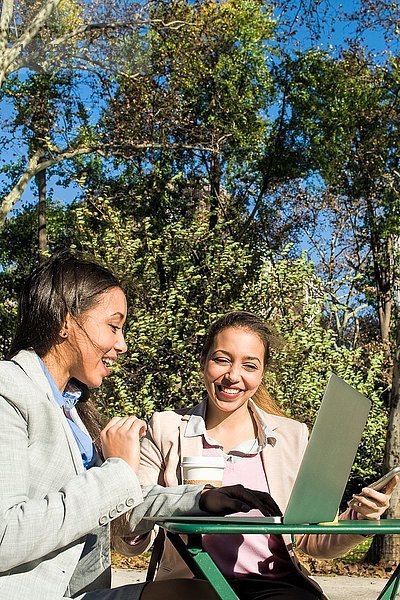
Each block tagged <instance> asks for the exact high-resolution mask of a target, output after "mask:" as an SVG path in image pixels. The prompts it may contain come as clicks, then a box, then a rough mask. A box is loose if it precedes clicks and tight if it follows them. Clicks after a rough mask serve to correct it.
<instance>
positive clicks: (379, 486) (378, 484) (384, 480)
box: [366, 467, 400, 492]
mask: <svg viewBox="0 0 400 600" xmlns="http://www.w3.org/2000/svg"><path fill="white" fill-rule="evenodd" d="M399 473H400V467H394V469H391V470H390V471H389V472H388V473H386V475H384V476H383V477H381V478H380V479H378V480H377V481H374V483H371V484H370V485H368V486H366V487H369V488H371V490H376V491H377V492H379V490H381V489H382V488H384V487H385V485H386V484H387V483H389V481H390V480H391V479H392V478H393V477H394V476H395V475H397V474H399Z"/></svg>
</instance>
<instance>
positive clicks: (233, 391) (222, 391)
mask: <svg viewBox="0 0 400 600" xmlns="http://www.w3.org/2000/svg"><path fill="white" fill-rule="evenodd" d="M216 389H217V394H218V395H219V396H222V397H224V396H225V397H229V398H236V397H237V396H239V394H241V393H242V392H243V390H241V389H240V388H237V387H226V386H224V385H221V384H220V383H219V384H217V385H216Z"/></svg>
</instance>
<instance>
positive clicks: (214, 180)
mask: <svg viewBox="0 0 400 600" xmlns="http://www.w3.org/2000/svg"><path fill="white" fill-rule="evenodd" d="M220 192H221V163H220V157H219V154H217V153H213V155H212V157H211V164H210V196H211V199H210V219H209V229H210V231H212V230H213V229H214V227H215V226H216V224H217V222H218V207H219V197H220Z"/></svg>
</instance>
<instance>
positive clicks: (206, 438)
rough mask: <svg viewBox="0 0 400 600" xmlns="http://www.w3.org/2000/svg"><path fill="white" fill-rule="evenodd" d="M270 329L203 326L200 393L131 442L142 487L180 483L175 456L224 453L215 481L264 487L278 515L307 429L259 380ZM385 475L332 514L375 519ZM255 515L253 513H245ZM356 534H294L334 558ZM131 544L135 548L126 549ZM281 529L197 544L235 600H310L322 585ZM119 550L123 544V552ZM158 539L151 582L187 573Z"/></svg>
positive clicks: (253, 321)
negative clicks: (137, 449)
mask: <svg viewBox="0 0 400 600" xmlns="http://www.w3.org/2000/svg"><path fill="white" fill-rule="evenodd" d="M271 340H272V335H271V332H270V329H269V327H268V325H267V324H266V323H265V322H264V321H263V320H262V319H261V318H260V317H258V316H257V315H255V314H252V313H249V312H246V311H235V312H231V313H228V314H226V315H224V316H222V317H221V318H220V319H218V320H217V321H216V322H215V323H213V324H212V325H211V327H210V329H209V331H208V334H207V336H206V340H205V344H204V348H203V351H202V353H201V358H200V367H201V374H202V378H203V381H204V384H205V388H206V390H207V398H206V399H205V400H204V401H203V402H202V403H201V404H198V405H196V406H194V407H193V408H189V409H183V410H179V411H167V412H163V413H156V414H155V415H154V416H153V417H152V419H151V421H150V423H149V426H148V431H147V434H146V437H145V438H144V440H143V442H142V445H141V465H140V470H139V480H140V481H141V483H142V485H150V484H152V483H159V484H162V485H165V486H174V485H177V484H178V483H180V481H181V479H180V470H181V469H180V465H181V460H182V457H184V456H204V457H205V456H219V457H221V456H222V457H223V458H224V462H225V469H224V478H223V485H230V484H238V483H239V484H242V485H244V486H245V487H247V488H250V489H253V490H259V491H261V492H264V493H265V492H266V493H269V494H270V495H271V496H272V498H273V499H274V500H275V501H276V503H277V505H278V506H279V507H280V509H281V510H282V512H284V510H285V508H286V504H287V502H288V499H289V496H290V492H291V489H292V487H293V484H294V481H295V478H296V475H297V471H298V469H299V465H300V462H301V458H302V456H303V453H304V450H305V447H306V445H307V440H308V431H307V427H306V425H305V424H303V423H299V422H297V421H295V420H293V419H289V418H287V417H286V416H285V415H284V414H283V412H282V411H281V410H280V409H279V408H278V406H277V405H276V404H275V403H274V402H273V400H272V398H271V397H270V396H269V394H268V393H267V391H266V390H265V389H264V387H263V383H262V380H263V375H264V372H265V369H266V368H267V366H268V363H269V356H270V344H271ZM396 483H397V479H393V480H392V481H391V482H390V483H389V484H388V485H387V487H386V489H385V490H384V491H383V493H380V492H376V491H374V490H370V489H368V488H366V489H364V490H363V495H361V496H357V497H356V498H357V503H356V504H355V505H354V506H352V508H353V511H351V510H350V509H348V510H347V511H346V512H345V513H343V514H342V515H341V516H340V518H341V519H348V518H352V517H354V518H357V516H359V517H360V518H370V519H377V518H379V517H380V515H381V514H382V513H383V512H384V511H385V510H386V508H387V506H388V503H389V498H390V495H391V492H392V491H393V488H394V487H395V485H396ZM249 515H251V516H259V515H260V512H259V511H257V510H255V511H253V512H251V513H249ZM153 536H154V533H153V532H150V533H149V534H148V536H147V538H146V537H142V538H141V540H139V541H138V542H135V540H134V541H133V547H132V549H131V553H139V552H140V551H143V550H144V549H145V548H146V544H149V542H151V541H152V539H153ZM362 539H363V537H362V536H360V535H332V536H329V535H323V536H320V535H302V536H298V537H297V545H298V547H299V548H301V549H302V550H303V551H304V552H306V553H308V554H311V555H313V556H316V557H318V556H319V557H323V558H332V557H334V556H340V555H343V554H344V553H346V552H347V551H348V550H350V549H351V548H353V547H354V546H355V545H356V544H358V543H360V541H362ZM135 543H136V548H135ZM291 546H292V544H291V540H290V538H289V536H280V535H247V536H246V535H231V534H230V535H217V534H214V535H205V536H203V547H204V548H205V549H206V550H207V551H208V552H209V554H210V555H211V556H212V558H213V560H214V561H215V563H216V564H217V566H218V567H219V569H220V570H221V571H222V573H223V574H224V575H225V576H226V577H227V578H228V579H229V581H230V583H231V585H232V587H233V588H234V590H235V591H236V593H237V594H238V596H239V598H241V599H244V600H264V599H265V600H266V599H271V600H276V599H278V598H279V599H282V600H299V599H301V600H315V599H317V598H318V599H319V598H323V597H324V596H323V593H322V590H321V589H320V588H319V587H318V586H317V584H315V583H314V582H312V581H311V580H310V579H309V578H308V577H307V576H306V575H304V574H303V572H302V569H301V568H300V566H299V562H298V561H297V560H296V558H295V555H294V554H293V551H292V550H291ZM127 552H129V549H127ZM190 576H191V575H190V572H189V571H188V569H187V567H186V565H185V564H184V563H183V562H182V560H181V559H180V557H179V556H177V554H176V552H175V550H174V548H173V547H172V545H171V544H170V543H169V541H168V540H166V542H165V548H164V552H163V555H162V558H161V562H160V566H159V569H158V573H157V580H160V581H161V580H166V579H168V578H171V577H190Z"/></svg>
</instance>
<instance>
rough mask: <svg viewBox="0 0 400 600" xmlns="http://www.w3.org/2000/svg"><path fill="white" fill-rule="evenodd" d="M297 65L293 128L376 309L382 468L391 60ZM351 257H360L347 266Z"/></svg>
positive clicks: (313, 57) (394, 100)
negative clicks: (343, 228)
mask: <svg viewBox="0 0 400 600" xmlns="http://www.w3.org/2000/svg"><path fill="white" fill-rule="evenodd" d="M300 60H301V61H305V64H306V68H302V69H300V70H299V71H298V72H299V73H300V75H299V77H298V78H296V77H294V79H293V94H292V96H291V101H292V104H291V106H292V109H293V116H292V123H293V127H296V128H297V130H298V131H299V135H301V136H302V138H303V140H304V145H305V147H306V148H307V150H308V152H309V157H310V163H311V164H313V165H314V169H315V171H316V172H318V173H319V174H320V175H321V177H322V178H323V181H324V182H325V183H326V185H327V186H329V191H330V193H331V194H334V195H335V197H336V200H337V203H338V206H340V209H341V210H342V211H343V214H344V215H345V216H346V218H347V220H348V223H349V225H350V229H349V230H348V234H350V235H351V242H350V244H351V245H352V254H351V255H349V257H348V259H349V262H350V263H351V262H352V267H353V268H354V267H355V266H357V267H358V269H359V275H360V276H361V279H359V284H360V287H359V289H360V291H362V294H363V295H364V298H366V299H367V300H368V301H369V302H371V303H372V304H373V305H374V306H375V308H376V311H377V316H378V321H379V332H380V337H381V340H382V342H383V344H384V347H385V351H386V356H387V359H388V360H389V359H391V360H392V361H393V362H392V385H391V392H390V401H389V407H390V415H389V431H388V436H387V444H386V450H385V459H384V467H385V468H386V469H388V468H390V467H392V466H395V464H397V463H398V461H399V458H400V454H399V453H400V445H399V442H400V431H399V423H400V421H399V419H398V410H399V405H398V401H399V380H398V364H397V363H398V356H399V354H398V346H397V344H398V334H397V331H398V326H399V323H398V320H397V315H396V313H395V312H394V311H393V303H394V298H395V290H397V289H398V287H399V278H400V272H399V269H398V266H399V262H398V247H399V239H400V238H399V235H400V216H399V215H400V203H399V202H400V200H399V192H400V185H399V184H400V178H399V174H400V170H399V158H400V157H399V152H398V148H399V135H400V129H399V122H400V121H399V117H400V101H399V67H398V60H396V59H393V60H392V61H391V63H389V64H387V65H385V66H377V65H371V63H370V62H369V60H368V57H366V56H365V55H364V54H363V53H362V52H359V51H356V52H347V53H345V54H344V55H343V57H342V58H341V59H337V60H335V59H332V58H330V57H329V56H327V55H324V54H323V53H318V52H311V53H309V54H308V55H306V56H305V57H301V59H300ZM293 73H295V70H293ZM333 90H334V93H332V91H333ZM348 242H349V239H348V240H347V243H348ZM354 256H358V257H362V259H361V260H358V259H357V260H358V262H356V261H354V260H353V261H352V258H353V257H354ZM361 284H362V285H361ZM371 292H372V293H373V294H374V295H375V297H373V296H371ZM398 499H399V492H398V491H396V492H395V493H394V495H393V499H392V505H391V508H390V509H389V512H388V515H389V516H396V517H397V516H398ZM384 544H385V546H384V549H383V557H384V558H386V559H387V560H388V559H394V558H396V559H397V558H398V557H399V556H400V552H399V549H400V546H399V540H397V539H396V538H395V537H394V538H392V537H391V536H388V537H387V538H385V542H384Z"/></svg>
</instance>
